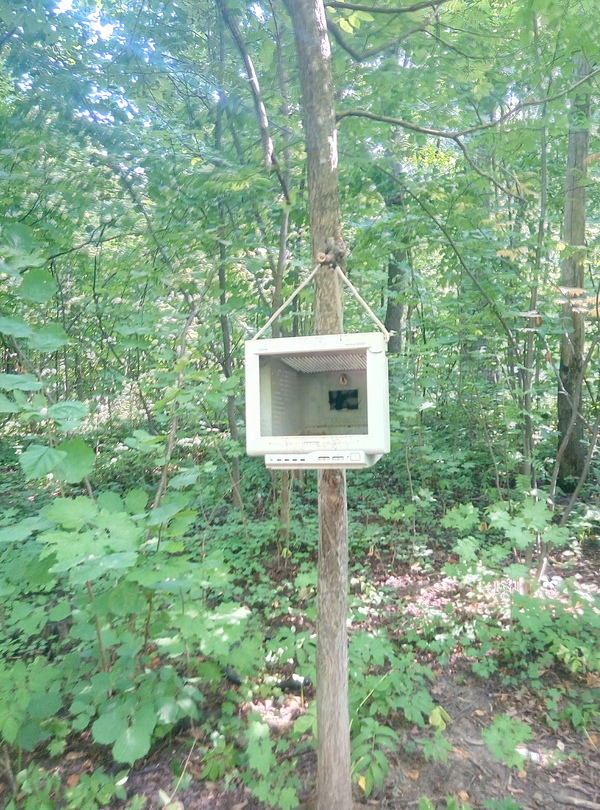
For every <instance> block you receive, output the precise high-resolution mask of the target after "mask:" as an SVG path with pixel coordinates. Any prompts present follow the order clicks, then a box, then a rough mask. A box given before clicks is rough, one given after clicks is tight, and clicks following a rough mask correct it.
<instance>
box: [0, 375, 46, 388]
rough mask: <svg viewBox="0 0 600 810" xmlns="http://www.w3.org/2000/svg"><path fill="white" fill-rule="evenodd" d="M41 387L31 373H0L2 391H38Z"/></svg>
mask: <svg viewBox="0 0 600 810" xmlns="http://www.w3.org/2000/svg"><path fill="white" fill-rule="evenodd" d="M41 387H42V384H41V382H38V381H37V380H36V378H35V377H34V376H33V374H0V388H2V389H3V390H4V391H39V390H40V388H41Z"/></svg>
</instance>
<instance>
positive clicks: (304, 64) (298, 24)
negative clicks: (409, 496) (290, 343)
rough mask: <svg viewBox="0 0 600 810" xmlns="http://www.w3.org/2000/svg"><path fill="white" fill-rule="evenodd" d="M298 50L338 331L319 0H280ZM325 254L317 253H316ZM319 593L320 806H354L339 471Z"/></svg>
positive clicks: (329, 486)
mask: <svg viewBox="0 0 600 810" xmlns="http://www.w3.org/2000/svg"><path fill="white" fill-rule="evenodd" d="M284 2H285V5H286V7H287V9H288V12H289V14H290V16H291V18H292V23H293V27H294V35H295V41H296V52H297V56H298V70H299V77H300V89H301V94H302V120H303V126H304V137H305V141H306V157H307V186H308V199H309V215H310V231H311V247H312V255H313V262H314V263H315V264H316V263H317V261H318V260H319V259H318V257H319V254H327V255H328V261H327V262H326V263H323V264H322V266H321V269H320V270H319V272H318V273H317V275H316V277H315V332H316V334H319V335H324V334H339V333H341V332H342V331H343V318H342V290H341V284H340V282H339V279H338V276H337V275H336V274H335V272H334V269H333V268H334V267H335V264H342V262H343V255H344V252H345V249H344V243H343V241H342V234H341V214H340V200H339V189H338V177H337V163H338V158H337V132H336V126H335V110H334V96H333V78H332V73H331V51H330V48H329V40H328V38H327V22H326V19H325V9H324V6H323V2H322V0H284ZM321 258H322V257H321ZM318 566H319V567H318V596H317V727H318V775H317V808H318V810H333V808H335V810H351V809H352V784H351V779H350V722H349V717H348V641H347V627H346V622H347V615H348V596H347V592H348V520H347V509H346V475H345V472H344V471H343V470H322V471H320V472H319V564H318Z"/></svg>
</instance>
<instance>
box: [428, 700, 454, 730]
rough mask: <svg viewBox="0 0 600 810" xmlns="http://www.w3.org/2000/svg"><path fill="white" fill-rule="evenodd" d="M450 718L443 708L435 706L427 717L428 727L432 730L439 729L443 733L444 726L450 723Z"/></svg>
mask: <svg viewBox="0 0 600 810" xmlns="http://www.w3.org/2000/svg"><path fill="white" fill-rule="evenodd" d="M450 720H451V718H450V715H449V714H448V712H447V711H446V710H445V709H444V708H443V706H436V707H435V709H434V710H433V711H432V712H431V713H430V715H429V725H430V726H433V727H434V728H439V729H440V730H441V731H443V730H444V729H445V728H446V725H447V724H448V723H449V722H450Z"/></svg>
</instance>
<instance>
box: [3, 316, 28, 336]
mask: <svg viewBox="0 0 600 810" xmlns="http://www.w3.org/2000/svg"><path fill="white" fill-rule="evenodd" d="M0 332H2V334H4V335H12V337H15V338H28V337H30V336H31V335H32V334H33V329H32V328H31V326H29V324H28V323H27V321H24V320H23V318H0Z"/></svg>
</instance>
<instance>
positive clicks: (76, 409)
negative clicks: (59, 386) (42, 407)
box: [48, 400, 87, 423]
mask: <svg viewBox="0 0 600 810" xmlns="http://www.w3.org/2000/svg"><path fill="white" fill-rule="evenodd" d="M86 413H87V407H86V405H84V403H83V402H78V401H77V400H72V401H71V402H57V403H56V404H55V405H51V406H50V407H49V408H48V416H49V417H50V419H54V421H55V422H63V421H68V422H77V423H78V422H80V421H81V420H82V419H83V418H84V417H85V415H86Z"/></svg>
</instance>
